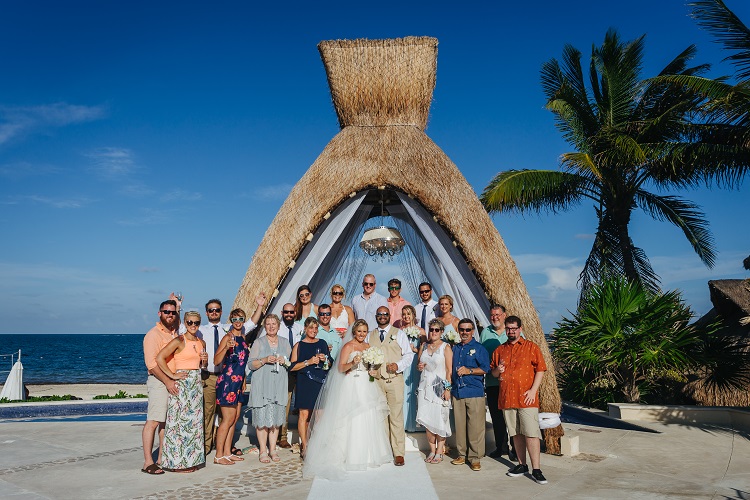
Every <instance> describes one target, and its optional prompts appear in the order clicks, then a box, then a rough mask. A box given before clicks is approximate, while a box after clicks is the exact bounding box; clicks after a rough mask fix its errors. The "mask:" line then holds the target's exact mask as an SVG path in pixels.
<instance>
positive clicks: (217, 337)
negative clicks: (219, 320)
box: [214, 325, 219, 354]
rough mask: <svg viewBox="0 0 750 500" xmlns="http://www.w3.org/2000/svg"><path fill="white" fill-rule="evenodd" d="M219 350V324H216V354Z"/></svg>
mask: <svg viewBox="0 0 750 500" xmlns="http://www.w3.org/2000/svg"><path fill="white" fill-rule="evenodd" d="M218 350H219V325H214V354H216V352H217V351H218Z"/></svg>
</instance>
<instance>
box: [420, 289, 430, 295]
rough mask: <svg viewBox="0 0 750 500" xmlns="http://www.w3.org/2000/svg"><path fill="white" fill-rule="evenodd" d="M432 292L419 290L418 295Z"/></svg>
mask: <svg viewBox="0 0 750 500" xmlns="http://www.w3.org/2000/svg"><path fill="white" fill-rule="evenodd" d="M431 291H432V290H420V291H419V295H423V294H425V293H430V292H431Z"/></svg>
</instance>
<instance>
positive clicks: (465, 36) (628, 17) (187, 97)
mask: <svg viewBox="0 0 750 500" xmlns="http://www.w3.org/2000/svg"><path fill="white" fill-rule="evenodd" d="M610 4H611V6H610ZM727 4H728V5H729V6H730V7H731V8H733V9H734V10H735V12H736V13H737V14H738V15H739V16H740V17H741V18H742V19H744V20H745V21H746V22H747V23H750V5H748V4H747V3H745V2H742V1H739V0H727ZM688 13H689V9H688V7H686V6H685V4H684V2H682V1H681V0H664V1H659V2H654V1H653V0H651V1H645V0H631V1H628V2H601V1H586V0H571V1H568V2H559V1H554V2H553V1H536V2H514V3H513V4H512V5H503V3H501V2H474V1H470V2H464V3H461V4H459V3H456V2H440V1H437V2H436V1H432V2H418V3H408V4H407V3H404V2H391V1H383V2H378V3H376V4H372V3H367V4H365V3H358V2H345V3H332V2H328V3H319V2H299V3H294V2H279V3H277V4H274V5H270V4H269V5H263V4H258V5H254V4H253V3H250V2H223V3H221V4H220V5H218V6H217V5H210V4H207V3H205V2H201V3H195V2H179V3H178V2H174V3H170V2H99V1H90V2H82V1H69V2H52V1H49V2H35V1H29V2H12V3H10V4H6V5H5V6H4V8H3V16H2V17H1V18H0V67H2V68H3V71H2V78H0V228H1V229H2V235H3V238H2V244H0V313H2V314H1V315H2V318H3V320H2V323H1V324H0V333H68V332H70V333H77V332H80V333H89V332H91V333H138V332H144V331H145V330H146V329H147V328H149V327H150V326H151V325H152V324H153V322H154V321H155V320H156V308H157V306H158V303H159V302H160V300H161V299H162V297H164V296H165V295H167V294H168V293H169V292H170V291H171V290H181V291H182V292H183V293H184V294H185V296H186V301H185V306H187V307H196V308H201V307H202V305H203V303H204V302H205V300H206V299H208V298H210V297H215V296H216V297H221V298H222V299H223V300H224V301H225V303H227V304H228V303H231V302H232V300H233V299H234V296H235V294H236V292H237V289H238V287H239V285H240V283H241V281H242V278H243V277H244V274H245V272H246V270H247V266H248V265H249V263H250V260H251V258H252V255H253V253H254V251H255V249H256V248H257V246H258V244H259V243H260V241H261V238H262V237H263V234H264V232H265V230H266V228H267V227H268V225H269V224H270V222H271V220H272V219H273V217H274V215H275V214H276V212H277V211H278V209H279V207H280V206H281V204H282V203H283V201H284V199H285V198H286V195H287V194H288V192H289V190H290V189H291V187H292V186H293V185H294V183H296V182H297V180H299V178H300V177H301V176H302V175H303V174H304V172H305V171H306V169H307V168H308V167H309V165H310V164H311V163H312V162H313V161H314V160H315V158H316V157H317V156H318V155H319V154H320V152H321V151H322V150H323V148H324V147H325V145H326V144H327V143H328V141H329V140H330V139H331V138H332V137H333V136H334V135H335V134H336V133H337V131H338V126H337V121H336V116H335V113H334V111H333V107H332V105H331V99H330V95H329V93H328V87H327V83H326V77H325V72H324V69H323V66H322V63H321V62H320V57H319V55H318V52H317V47H316V46H317V43H318V42H319V41H321V40H327V39H337V38H388V37H400V36H409V35H428V36H434V37H437V38H438V40H439V47H438V76H437V87H436V89H435V94H434V101H433V106H432V109H431V114H430V122H429V124H428V128H427V134H428V135H429V136H430V137H431V138H432V139H433V140H434V141H435V142H436V143H437V144H438V145H439V146H440V147H441V148H443V150H444V151H445V152H446V153H447V154H448V156H449V157H451V159H452V160H453V161H454V162H455V163H456V164H457V165H458V167H459V168H460V169H461V171H462V172H463V173H464V175H465V176H466V178H467V179H468V181H469V183H470V184H471V185H472V186H473V187H474V189H475V191H477V192H481V190H482V189H483V188H484V186H485V185H486V184H487V183H488V182H489V181H490V179H491V178H492V177H493V176H494V175H495V174H496V173H497V172H499V171H501V170H505V169H510V168H555V167H556V166H557V164H558V158H559V155H560V154H561V153H563V152H566V151H569V150H570V148H569V146H568V145H567V144H565V143H564V141H563V140H562V139H561V136H560V134H559V133H558V132H557V131H556V129H555V128H554V122H553V116H552V114H551V113H550V112H548V111H546V110H544V108H543V106H544V97H543V94H542V91H541V86H540V84H539V69H540V66H541V64H542V63H543V62H545V61H547V60H549V59H550V58H552V57H558V58H559V57H560V54H561V52H562V48H563V46H564V44H566V43H570V44H572V45H574V46H575V47H577V48H579V49H580V50H581V51H582V52H583V53H584V55H588V54H590V49H591V46H592V44H601V42H602V40H603V38H604V34H605V32H606V30H607V29H608V28H609V27H614V28H616V29H617V30H618V31H619V32H620V34H621V36H622V38H624V39H627V40H630V39H633V38H635V37H637V36H639V35H641V34H644V33H646V34H647V39H646V57H645V61H646V65H645V68H644V74H645V75H646V76H651V75H653V74H655V73H656V72H657V71H658V70H660V69H661V68H662V67H663V66H664V65H666V64H667V63H668V62H669V61H670V60H671V59H672V58H673V57H674V56H676V55H677V54H678V53H680V52H681V51H682V50H683V49H685V48H686V47H687V46H688V45H689V44H691V43H695V44H696V45H697V46H698V48H699V52H698V57H697V58H696V62H700V63H702V62H710V63H712V64H713V65H714V69H713V70H712V73H711V75H713V76H718V75H721V74H729V73H730V72H731V69H730V67H729V66H728V65H726V64H722V63H720V61H721V59H722V58H723V57H725V56H726V55H727V54H726V53H724V52H722V51H721V50H720V48H719V47H718V46H717V45H716V44H715V43H712V42H711V39H710V37H709V36H708V34H707V33H705V32H703V31H701V30H700V29H699V28H698V27H697V26H696V25H695V23H694V22H693V21H692V20H691V19H690V18H689V17H688ZM746 190H747V182H746V183H745V185H743V188H742V190H736V191H726V190H719V189H715V188H714V189H699V190H691V191H687V192H684V193H678V194H682V195H685V196H687V197H688V198H689V199H691V200H693V201H695V202H697V203H698V204H700V205H701V206H702V207H703V209H704V211H705V212H706V214H707V216H708V218H709V220H710V222H711V228H712V230H713V233H714V236H715V238H716V247H717V249H718V250H719V255H718V260H717V265H716V267H715V268H714V269H713V270H709V269H706V268H705V267H704V266H703V265H702V264H701V263H700V261H699V259H698V258H697V257H696V256H695V255H694V254H693V253H692V250H691V248H690V246H689V245H688V243H687V242H686V241H685V240H684V237H683V236H682V234H681V233H680V232H679V230H678V229H676V228H674V227H672V226H668V225H666V224H663V223H658V222H654V221H651V220H650V219H648V218H647V217H646V216H643V215H642V214H637V215H636V216H635V217H634V219H633V223H632V234H633V238H634V240H635V242H636V244H638V245H640V246H641V247H642V248H644V250H645V251H646V252H647V254H648V255H649V257H650V258H651V262H652V264H653V266H654V269H655V270H656V272H657V273H658V274H659V275H661V277H662V279H663V285H664V287H665V288H670V289H671V288H679V289H681V290H683V291H684V294H685V298H686V300H687V301H688V302H689V303H690V304H691V305H692V306H693V308H694V310H695V311H696V312H697V313H700V314H702V313H705V312H707V311H708V309H710V302H709V299H708V288H707V286H706V282H707V280H709V279H718V278H743V277H747V275H748V273H747V272H745V271H744V270H743V269H742V264H741V261H742V259H743V258H744V257H746V256H747V255H748V253H750V232H748V230H747V222H746V219H747V217H746V214H747V213H748V209H750V202H749V201H748V199H747V196H743V191H746ZM494 221H495V224H496V225H497V227H498V229H499V231H500V234H501V235H502V237H503V238H504V240H505V242H506V245H507V246H508V248H509V250H510V252H511V255H512V256H513V257H514V259H515V260H516V263H517V264H518V266H519V269H520V271H521V274H522V276H523V277H524V280H525V281H526V284H527V287H528V288H529V291H530V293H531V296H532V298H533V299H534V303H535V305H536V307H537V309H538V310H539V313H540V317H541V319H542V323H543V325H544V327H545V330H547V331H549V329H551V328H552V327H553V326H554V324H555V321H556V320H558V319H559V318H560V316H561V315H562V314H564V313H566V311H567V310H569V309H573V308H574V307H575V301H576V296H577V292H576V277H577V275H578V272H579V271H580V269H581V267H582V265H583V261H584V259H585V257H586V255H587V254H588V251H589V249H590V246H591V242H592V240H591V234H592V233H593V231H594V229H595V220H594V212H593V209H592V208H591V206H588V205H585V204H584V205H582V206H581V207H579V208H578V209H576V210H574V211H572V212H569V213H566V214H562V215H557V216H542V217H537V216H527V217H526V218H523V217H519V216H505V215H504V216H498V217H495V218H494ZM384 272H386V271H384ZM389 277H390V276H387V275H379V276H378V278H379V280H378V281H379V286H383V285H384V284H385V281H386V280H387V278H389ZM381 291H384V290H381Z"/></svg>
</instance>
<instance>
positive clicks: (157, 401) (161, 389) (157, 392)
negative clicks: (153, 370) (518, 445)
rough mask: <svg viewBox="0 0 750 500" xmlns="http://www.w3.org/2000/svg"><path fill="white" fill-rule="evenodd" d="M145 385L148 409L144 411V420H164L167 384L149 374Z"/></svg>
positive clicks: (167, 396)
mask: <svg viewBox="0 0 750 500" xmlns="http://www.w3.org/2000/svg"><path fill="white" fill-rule="evenodd" d="M146 387H147V388H148V411H147V413H146V420H154V421H156V422H166V421H167V401H168V400H169V392H167V386H165V385H164V384H163V383H162V382H161V380H159V379H158V378H156V377H154V376H153V375H149V376H148V381H147V382H146Z"/></svg>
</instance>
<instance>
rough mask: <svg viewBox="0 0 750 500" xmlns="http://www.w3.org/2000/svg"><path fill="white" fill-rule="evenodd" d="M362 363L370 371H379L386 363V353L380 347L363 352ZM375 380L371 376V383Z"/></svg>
mask: <svg viewBox="0 0 750 500" xmlns="http://www.w3.org/2000/svg"><path fill="white" fill-rule="evenodd" d="M362 362H363V363H364V364H366V365H368V367H369V368H370V369H375V370H377V369H378V368H379V367H380V366H381V365H382V364H383V363H385V353H384V352H383V350H382V349H381V348H380V347H374V346H373V347H369V348H367V349H365V350H364V351H362ZM374 381H375V378H374V377H373V376H372V375H370V382H374Z"/></svg>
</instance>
